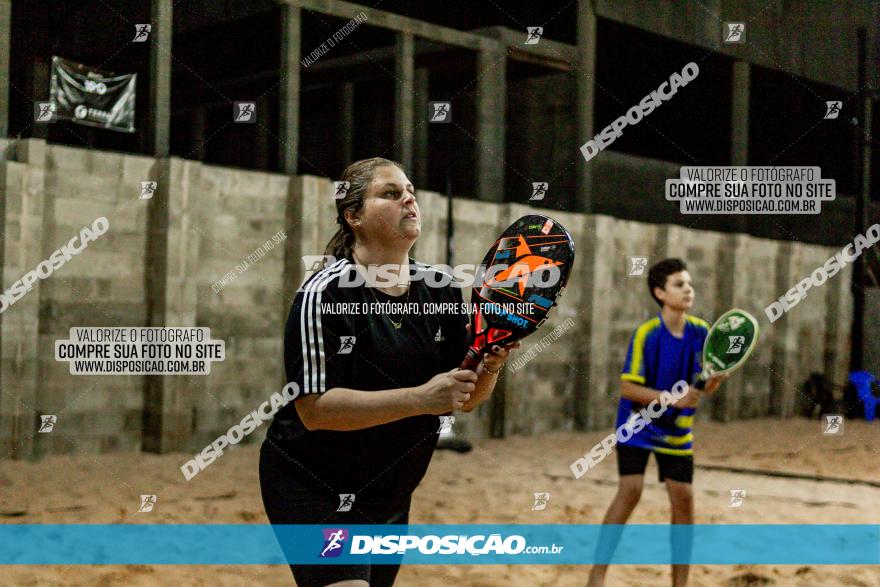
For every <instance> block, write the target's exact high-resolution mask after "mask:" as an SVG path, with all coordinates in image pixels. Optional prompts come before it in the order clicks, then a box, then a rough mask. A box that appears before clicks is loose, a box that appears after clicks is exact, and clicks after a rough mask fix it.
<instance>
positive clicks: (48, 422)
mask: <svg viewBox="0 0 880 587" xmlns="http://www.w3.org/2000/svg"><path fill="white" fill-rule="evenodd" d="M40 420H41V422H40V429H39V430H37V432H43V433H48V432H52V429H53V428H55V423H56V422H57V421H58V416H53V415H51V414H47V415H41V416H40Z"/></svg>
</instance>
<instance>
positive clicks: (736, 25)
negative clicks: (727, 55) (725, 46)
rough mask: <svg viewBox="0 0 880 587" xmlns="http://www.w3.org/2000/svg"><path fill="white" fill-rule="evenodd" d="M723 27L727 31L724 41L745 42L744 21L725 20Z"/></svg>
mask: <svg viewBox="0 0 880 587" xmlns="http://www.w3.org/2000/svg"><path fill="white" fill-rule="evenodd" d="M724 28H725V30H726V31H727V32H726V34H725V36H724V42H725V43H745V42H746V23H744V22H725V23H724Z"/></svg>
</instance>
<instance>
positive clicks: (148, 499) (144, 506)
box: [138, 495, 156, 512]
mask: <svg viewBox="0 0 880 587" xmlns="http://www.w3.org/2000/svg"><path fill="white" fill-rule="evenodd" d="M154 505H156V496H155V495H141V507H139V508H138V511H139V512H151V511H153V506H154Z"/></svg>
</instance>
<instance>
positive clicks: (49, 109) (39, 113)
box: [34, 102, 57, 122]
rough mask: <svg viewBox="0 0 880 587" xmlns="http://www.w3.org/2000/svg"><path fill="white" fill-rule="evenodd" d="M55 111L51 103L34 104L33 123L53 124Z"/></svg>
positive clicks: (55, 107)
mask: <svg viewBox="0 0 880 587" xmlns="http://www.w3.org/2000/svg"><path fill="white" fill-rule="evenodd" d="M56 109H57V106H55V104H53V103H52V102H35V103H34V122H55V112H56Z"/></svg>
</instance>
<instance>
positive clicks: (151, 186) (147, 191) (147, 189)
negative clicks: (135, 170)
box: [140, 181, 159, 200]
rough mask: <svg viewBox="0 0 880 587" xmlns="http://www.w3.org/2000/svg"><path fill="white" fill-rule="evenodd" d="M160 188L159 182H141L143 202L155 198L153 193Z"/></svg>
mask: <svg viewBox="0 0 880 587" xmlns="http://www.w3.org/2000/svg"><path fill="white" fill-rule="evenodd" d="M157 187H159V182H157V181H142V182H141V197H140V199H141V200H149V199H151V198H152V197H153V193H154V192H155V191H156V188H157Z"/></svg>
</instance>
